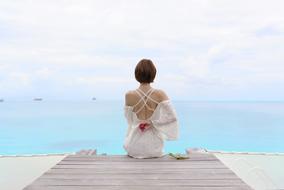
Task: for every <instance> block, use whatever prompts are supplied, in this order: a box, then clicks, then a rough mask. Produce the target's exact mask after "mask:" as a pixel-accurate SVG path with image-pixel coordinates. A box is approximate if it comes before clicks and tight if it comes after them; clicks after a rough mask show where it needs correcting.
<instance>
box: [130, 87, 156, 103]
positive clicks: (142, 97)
mask: <svg viewBox="0 0 284 190" xmlns="http://www.w3.org/2000/svg"><path fill="white" fill-rule="evenodd" d="M139 90H140V89H137V90H135V92H136V94H138V96H139V97H140V100H139V101H138V102H137V103H136V104H135V105H134V106H133V107H136V106H137V105H138V104H139V103H140V102H141V101H143V102H144V104H145V100H144V99H145V97H147V96H148V94H150V93H151V90H152V89H149V90H148V91H147V92H146V94H145V93H144V92H143V91H142V90H140V91H141V92H142V94H141V92H140V91H139Z"/></svg>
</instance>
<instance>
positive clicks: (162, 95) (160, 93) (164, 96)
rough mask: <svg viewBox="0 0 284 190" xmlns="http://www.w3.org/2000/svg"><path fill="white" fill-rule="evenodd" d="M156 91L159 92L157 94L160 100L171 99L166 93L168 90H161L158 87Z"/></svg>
mask: <svg viewBox="0 0 284 190" xmlns="http://www.w3.org/2000/svg"><path fill="white" fill-rule="evenodd" d="M156 93H157V96H158V99H159V101H160V102H162V101H165V100H168V99H169V97H168V95H167V94H166V92H165V91H163V90H161V89H156Z"/></svg>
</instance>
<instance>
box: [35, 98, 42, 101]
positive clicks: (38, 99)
mask: <svg viewBox="0 0 284 190" xmlns="http://www.w3.org/2000/svg"><path fill="white" fill-rule="evenodd" d="M34 101H42V98H34Z"/></svg>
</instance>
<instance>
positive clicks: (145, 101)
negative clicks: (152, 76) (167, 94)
mask: <svg viewBox="0 0 284 190" xmlns="http://www.w3.org/2000/svg"><path fill="white" fill-rule="evenodd" d="M154 91H155V89H153V88H151V89H149V90H148V91H147V92H146V93H145V92H143V91H142V90H141V89H139V88H138V89H137V90H135V92H136V93H137V94H138V95H139V97H140V100H139V101H138V102H137V103H136V104H135V105H134V106H133V107H136V106H137V105H138V104H139V103H140V102H141V101H143V103H144V105H143V106H141V107H140V108H139V109H138V110H137V111H136V112H135V113H136V114H137V113H139V112H140V111H141V110H142V109H143V108H144V107H145V106H146V107H147V108H148V109H149V110H151V111H154V109H152V108H151V107H150V106H148V104H147V102H148V100H151V101H153V102H155V103H156V104H159V102H157V101H156V100H154V99H153V98H151V97H150V96H151V95H152V93H153V92H154ZM145 98H146V99H145Z"/></svg>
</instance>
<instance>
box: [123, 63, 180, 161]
mask: <svg viewBox="0 0 284 190" xmlns="http://www.w3.org/2000/svg"><path fill="white" fill-rule="evenodd" d="M155 76H156V68H155V66H154V64H153V62H152V61H151V60H149V59H142V60H141V61H140V62H139V63H138V64H137V66H136V68H135V78H136V80H137V81H138V82H139V83H140V86H139V88H138V89H136V90H133V91H129V92H127V93H126V95H125V109H124V111H125V117H126V119H127V122H128V130H127V135H126V139H125V143H124V149H125V150H126V151H127V153H128V155H129V156H131V157H134V158H154V157H161V156H163V155H164V152H163V148H164V140H176V139H177V138H178V123H177V117H176V113H175V111H174V109H173V106H172V104H171V102H170V100H169V98H168V97H167V95H166V93H165V92H163V91H162V90H157V89H154V88H152V87H151V85H150V83H152V82H153V81H154V79H155Z"/></svg>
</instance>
